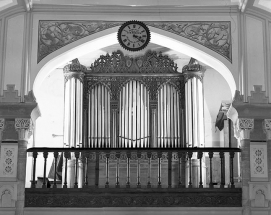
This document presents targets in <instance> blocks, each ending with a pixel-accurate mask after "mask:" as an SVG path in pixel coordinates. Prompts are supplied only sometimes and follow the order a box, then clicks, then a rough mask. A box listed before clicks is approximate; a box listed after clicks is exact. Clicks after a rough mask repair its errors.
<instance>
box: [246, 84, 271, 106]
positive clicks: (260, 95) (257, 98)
mask: <svg viewBox="0 0 271 215" xmlns="http://www.w3.org/2000/svg"><path fill="white" fill-rule="evenodd" d="M253 88H254V91H251V96H248V102H249V103H251V104H257V103H258V104H259V103H260V104H267V103H268V97H266V92H265V91H262V85H254V86H253Z"/></svg>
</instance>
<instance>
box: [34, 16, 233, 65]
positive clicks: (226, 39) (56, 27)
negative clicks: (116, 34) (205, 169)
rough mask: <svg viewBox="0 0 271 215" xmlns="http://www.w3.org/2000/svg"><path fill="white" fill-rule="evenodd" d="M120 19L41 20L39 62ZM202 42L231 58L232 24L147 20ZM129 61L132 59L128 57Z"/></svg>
mask: <svg viewBox="0 0 271 215" xmlns="http://www.w3.org/2000/svg"><path fill="white" fill-rule="evenodd" d="M122 23H123V22H118V21H54V20H52V21H48V20H47V21H45V20H41V21H40V22H39V38H38V62H40V61H41V60H42V59H43V58H45V57H46V56H47V55H49V54H51V53H53V52H54V51H56V50H58V49H60V48H62V47H64V46H66V45H68V44H70V43H72V42H74V41H77V40H79V39H82V38H84V37H86V36H89V35H92V34H94V33H97V32H100V31H103V30H106V29H109V28H112V27H115V26H120V25H121V24H122ZM145 24H147V25H149V26H152V27H155V28H159V29H161V30H164V31H168V32H171V33H174V34H177V35H178V36H181V37H185V38H187V39H190V40H192V41H194V42H196V43H199V44H201V45H203V46H205V47H207V48H209V49H211V50H213V51H215V52H217V53H218V54H220V55H222V56H223V57H225V58H226V59H228V60H229V61H230V62H231V60H232V44H231V25H230V22H229V21H226V22H225V21H224V22H222V21H219V22H210V21H208V22H202V21H198V22H194V21H193V22H191V21H185V22H154V21H150V22H145ZM127 63H128V64H129V63H130V61H129V60H128V61H127Z"/></svg>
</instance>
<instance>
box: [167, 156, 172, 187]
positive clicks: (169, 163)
mask: <svg viewBox="0 0 271 215" xmlns="http://www.w3.org/2000/svg"><path fill="white" fill-rule="evenodd" d="M171 175H172V152H168V188H171V183H172V177H171Z"/></svg>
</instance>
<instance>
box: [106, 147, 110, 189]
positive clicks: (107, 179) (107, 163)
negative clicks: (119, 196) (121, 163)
mask: <svg viewBox="0 0 271 215" xmlns="http://www.w3.org/2000/svg"><path fill="white" fill-rule="evenodd" d="M105 156H106V157H105V178H106V182H105V188H109V157H110V152H109V153H106V155H105Z"/></svg>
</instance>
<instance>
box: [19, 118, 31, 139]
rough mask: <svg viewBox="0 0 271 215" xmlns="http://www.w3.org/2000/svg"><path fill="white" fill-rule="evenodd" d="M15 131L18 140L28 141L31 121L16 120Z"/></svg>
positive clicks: (28, 119) (24, 119)
mask: <svg viewBox="0 0 271 215" xmlns="http://www.w3.org/2000/svg"><path fill="white" fill-rule="evenodd" d="M15 129H16V131H17V132H18V140H25V141H28V139H29V137H30V136H31V135H32V130H33V123H32V120H31V119H30V118H16V119H15Z"/></svg>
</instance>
